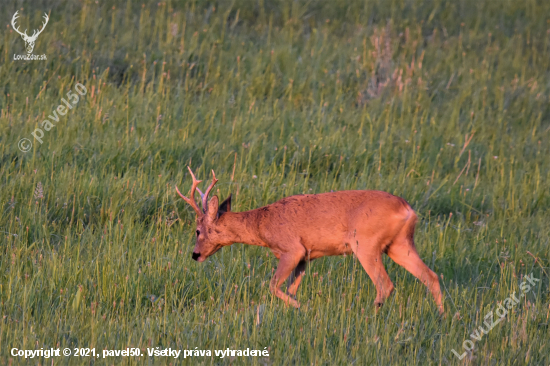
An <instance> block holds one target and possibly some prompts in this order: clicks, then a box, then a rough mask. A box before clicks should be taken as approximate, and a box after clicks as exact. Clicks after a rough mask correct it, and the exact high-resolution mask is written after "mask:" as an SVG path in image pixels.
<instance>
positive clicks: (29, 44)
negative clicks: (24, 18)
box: [11, 11, 50, 55]
mask: <svg viewBox="0 0 550 366" xmlns="http://www.w3.org/2000/svg"><path fill="white" fill-rule="evenodd" d="M18 12H19V11H16V12H15V14H13V18H11V26H12V27H13V30H15V31H16V32H17V33H19V34H20V35H21V38H23V41H25V49H26V50H27V54H28V55H30V54H31V53H32V50H33V49H34V42H36V38H38V35H39V34H40V33H42V31H43V30H44V28H46V24H48V20H49V19H50V18H49V17H48V14H46V13H44V19H45V20H46V21H45V22H44V23H42V29H40V30H36V29H35V30H34V32H33V34H32V36H28V35H27V30H26V29H25V32H23V33H21V32H20V31H19V27H17V26H16V25H15V20H16V19H17V18H19V15H18V14H17V13H18Z"/></svg>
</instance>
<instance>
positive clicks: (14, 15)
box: [11, 10, 28, 37]
mask: <svg viewBox="0 0 550 366" xmlns="http://www.w3.org/2000/svg"><path fill="white" fill-rule="evenodd" d="M17 13H19V10H17V11H16V12H15V14H13V17H12V18H11V27H12V28H13V30H14V31H16V32H17V33H19V34H20V35H22V36H25V37H28V36H27V30H26V29H25V33H21V32H20V31H19V27H16V26H15V19H17V18H19V15H17Z"/></svg>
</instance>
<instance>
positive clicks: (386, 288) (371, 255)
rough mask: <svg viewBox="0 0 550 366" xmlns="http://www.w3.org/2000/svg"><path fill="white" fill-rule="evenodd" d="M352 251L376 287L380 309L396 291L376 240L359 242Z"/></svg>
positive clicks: (375, 301)
mask: <svg viewBox="0 0 550 366" xmlns="http://www.w3.org/2000/svg"><path fill="white" fill-rule="evenodd" d="M352 247H353V246H352ZM352 250H353V251H354V252H355V255H356V256H357V259H359V262H360V263H361V265H362V266H363V268H364V269H365V271H366V272H367V274H368V275H369V277H370V279H371V280H372V282H373V283H374V286H375V287H376V299H375V300H374V305H375V306H376V308H377V309H378V308H379V307H380V306H382V304H383V303H384V302H385V301H386V299H387V298H388V297H389V296H390V295H391V293H392V292H393V289H394V287H393V283H392V282H391V279H390V276H388V273H387V272H386V269H385V268H384V264H383V263H382V253H381V252H380V251H379V250H378V249H377V245H375V241H374V240H358V241H357V244H356V246H355V248H352Z"/></svg>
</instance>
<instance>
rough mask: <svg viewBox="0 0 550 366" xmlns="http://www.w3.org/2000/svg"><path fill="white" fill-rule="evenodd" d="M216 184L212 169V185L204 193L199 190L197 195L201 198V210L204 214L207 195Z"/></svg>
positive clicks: (206, 205)
mask: <svg viewBox="0 0 550 366" xmlns="http://www.w3.org/2000/svg"><path fill="white" fill-rule="evenodd" d="M217 182H218V180H217V179H216V174H214V169H212V183H210V185H209V186H208V188H207V189H206V192H205V193H202V192H201V190H200V189H199V193H200V195H201V198H202V210H203V211H204V213H206V209H207V208H208V195H209V194H210V191H211V190H212V187H214V185H215V184H216V183H217Z"/></svg>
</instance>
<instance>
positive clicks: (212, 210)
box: [206, 196, 219, 220]
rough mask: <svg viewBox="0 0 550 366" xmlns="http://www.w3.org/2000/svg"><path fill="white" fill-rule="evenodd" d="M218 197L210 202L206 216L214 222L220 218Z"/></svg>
mask: <svg viewBox="0 0 550 366" xmlns="http://www.w3.org/2000/svg"><path fill="white" fill-rule="evenodd" d="M218 203H219V201H218V196H214V197H212V198H211V199H210V202H208V210H206V214H207V215H208V217H209V218H210V219H211V220H214V219H215V218H216V217H217V216H218Z"/></svg>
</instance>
